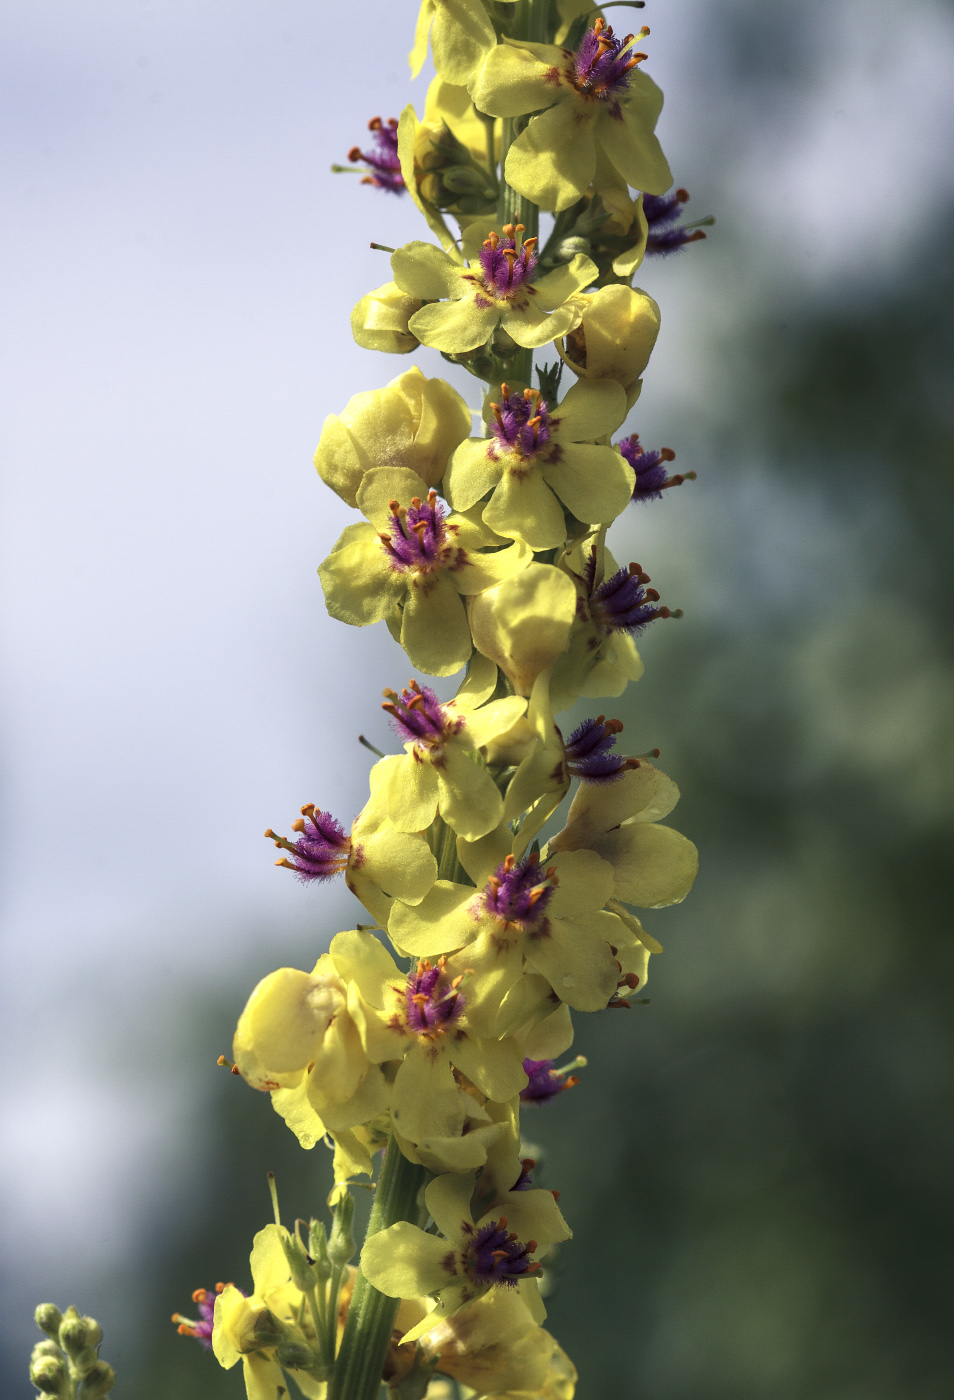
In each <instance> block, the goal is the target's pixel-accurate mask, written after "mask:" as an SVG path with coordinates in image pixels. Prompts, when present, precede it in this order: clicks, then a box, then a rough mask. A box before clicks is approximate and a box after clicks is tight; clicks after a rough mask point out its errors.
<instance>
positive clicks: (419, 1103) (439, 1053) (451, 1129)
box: [391, 1040, 464, 1142]
mask: <svg viewBox="0 0 954 1400" xmlns="http://www.w3.org/2000/svg"><path fill="white" fill-rule="evenodd" d="M460 1100H461V1096H460V1094H459V1092H458V1090H457V1085H456V1083H455V1082H454V1075H453V1073H452V1071H451V1062H450V1060H449V1059H448V1057H447V1053H446V1051H445V1049H444V1048H443V1047H442V1046H441V1045H434V1044H431V1043H430V1042H427V1041H417V1040H415V1041H413V1042H412V1043H411V1045H410V1047H409V1048H408V1051H407V1054H406V1055H405V1057H404V1059H403V1060H402V1061H401V1064H400V1066H399V1068H398V1072H397V1074H396V1076H395V1079H394V1085H393V1088H392V1090H391V1117H392V1119H393V1120H394V1125H395V1127H396V1129H397V1130H398V1132H400V1133H401V1135H402V1136H403V1137H406V1138H409V1139H410V1141H411V1142H419V1141H420V1140H421V1139H423V1138H435V1137H459V1136H460V1132H461V1129H462V1128H463V1126H464V1110H463V1107H462V1105H461V1101H460Z"/></svg>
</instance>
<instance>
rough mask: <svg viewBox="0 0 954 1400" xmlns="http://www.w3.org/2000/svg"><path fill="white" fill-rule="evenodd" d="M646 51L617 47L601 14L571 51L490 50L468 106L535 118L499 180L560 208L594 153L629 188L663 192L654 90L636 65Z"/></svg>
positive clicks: (581, 183)
mask: <svg viewBox="0 0 954 1400" xmlns="http://www.w3.org/2000/svg"><path fill="white" fill-rule="evenodd" d="M648 32H649V31H648V30H641V31H640V35H639V36H638V37H640V38H641V37H642V36H643V34H644V33H648ZM630 38H632V36H630ZM645 56H646V55H645V54H636V53H635V52H634V51H633V49H632V48H631V46H630V45H628V44H624V43H621V41H620V40H619V39H617V38H616V37H615V35H614V34H613V31H612V29H610V28H609V27H608V26H607V25H606V22H605V20H603V19H602V18H599V19H597V20H596V22H595V24H594V26H593V28H592V29H590V30H588V31H587V33H586V34H585V35H584V37H583V39H582V41H581V42H580V45H579V48H578V49H577V51H576V52H575V53H573V52H572V51H571V50H569V49H563V48H558V47H556V46H555V45H553V44H529V43H522V42H519V41H517V40H512V39H505V40H504V41H503V42H502V43H500V44H498V45H497V46H496V47H495V48H494V49H492V50H491V51H490V53H489V54H488V56H487V59H486V61H485V63H484V65H483V67H482V69H481V70H480V73H479V74H478V76H477V79H476V81H475V83H474V85H473V88H472V94H473V99H474V105H475V106H476V107H477V108H478V109H479V110H480V111H481V112H487V113H488V114H489V115H491V116H494V117H518V116H522V115H523V114H524V113H528V112H530V113H533V112H536V113H539V114H540V115H538V116H533V117H531V120H530V123H529V125H528V126H527V127H526V129H525V130H524V131H522V132H521V133H520V135H519V136H518V137H517V139H516V141H515V142H514V143H513V145H512V146H511V147H510V151H509V153H508V155H507V163H506V168H505V169H506V178H507V180H508V182H509V183H510V184H511V185H512V186H513V188H514V189H515V190H517V191H518V193H520V194H522V195H524V196H525V197H526V198H527V199H530V200H532V201H533V202H534V203H535V204H538V205H540V207H541V208H543V209H553V210H561V209H567V208H569V206H570V205H571V204H575V203H576V201H577V200H578V199H581V198H582V196H583V195H584V193H585V192H586V189H587V187H588V186H589V185H590V184H591V183H592V182H593V179H594V176H595V174H596V163H597V155H598V154H601V155H603V156H604V157H605V158H606V160H607V161H608V162H609V163H610V165H612V167H613V168H614V169H615V170H616V171H617V172H618V174H619V177H620V178H621V180H623V181H624V182H625V183H626V184H628V185H632V186H634V187H635V188H636V189H640V190H648V191H649V192H650V193H652V194H662V193H663V192H664V191H665V190H667V189H668V188H669V186H670V185H671V183H672V177H671V175H670V173H669V166H668V164H667V162H666V157H665V156H664V155H663V153H662V148H661V147H660V145H659V142H658V141H657V139H656V137H655V135H654V129H655V126H656V121H657V119H658V117H659V113H660V111H661V109H662V93H661V92H660V90H659V88H658V87H657V86H656V84H655V83H654V82H653V81H652V79H651V78H650V77H649V76H648V75H647V74H646V73H643V72H641V71H639V70H637V69H636V67H635V64H636V62H638V61H639V60H640V59H642V58H645Z"/></svg>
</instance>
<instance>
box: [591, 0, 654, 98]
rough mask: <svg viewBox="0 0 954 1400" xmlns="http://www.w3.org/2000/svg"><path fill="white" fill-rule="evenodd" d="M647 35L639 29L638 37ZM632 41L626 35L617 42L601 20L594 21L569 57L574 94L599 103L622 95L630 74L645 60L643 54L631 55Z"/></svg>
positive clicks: (630, 35)
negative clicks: (571, 64) (571, 66)
mask: <svg viewBox="0 0 954 1400" xmlns="http://www.w3.org/2000/svg"><path fill="white" fill-rule="evenodd" d="M648 33H649V30H648V29H645V28H643V29H641V30H640V32H639V37H640V38H642V37H643V35H644V34H648ZM633 38H634V36H633V35H632V34H627V35H626V38H625V39H617V38H616V35H615V34H614V33H613V31H612V29H611V28H610V26H609V25H608V24H607V23H606V21H605V19H603V18H602V17H601V18H599V19H597V20H596V22H595V24H594V25H593V28H592V29H588V30H587V31H586V33H585V34H584V35H583V38H582V39H581V40H580V46H579V48H578V49H577V51H576V53H575V54H574V56H573V85H574V87H575V88H576V90H577V92H579V93H581V94H582V95H583V96H584V97H597V98H600V99H601V100H602V101H605V100H606V99H607V98H609V97H613V96H616V95H617V94H619V93H621V92H625V91H626V89H627V88H628V87H629V81H630V79H629V75H630V73H631V72H632V70H633V69H634V68H635V67H636V64H637V63H640V62H641V61H642V60H643V59H644V58H645V57H646V55H645V54H644V53H634V52H632V51H631V49H630V45H631V44H632V42H633Z"/></svg>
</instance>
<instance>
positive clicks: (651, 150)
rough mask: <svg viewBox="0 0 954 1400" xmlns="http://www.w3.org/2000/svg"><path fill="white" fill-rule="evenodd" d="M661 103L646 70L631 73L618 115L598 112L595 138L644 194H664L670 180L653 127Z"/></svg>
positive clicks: (616, 165)
mask: <svg viewBox="0 0 954 1400" xmlns="http://www.w3.org/2000/svg"><path fill="white" fill-rule="evenodd" d="M661 107H662V93H661V92H660V90H659V88H658V87H657V86H656V84H655V83H654V82H653V80H652V78H651V77H650V76H649V74H648V73H644V72H643V71H642V70H641V69H637V71H636V72H635V73H633V74H632V75H631V81H630V85H629V91H628V93H627V94H626V99H625V101H624V102H622V103H621V104H620V107H619V109H618V110H619V112H620V115H619V117H615V116H614V115H612V114H611V112H610V111H607V112H605V113H601V119H600V121H599V122H598V124H597V128H596V140H597V141H598V142H599V144H600V145H601V146H602V147H603V150H604V151H605V152H606V154H607V155H608V156H609V158H610V160H611V162H612V163H613V165H614V166H615V167H616V169H617V170H618V171H619V173H620V175H622V177H623V179H624V180H625V181H626V183H627V184H628V185H632V186H633V188H634V189H637V190H643V191H645V193H646V194H665V192H666V190H668V189H669V187H670V185H671V184H672V173H671V171H670V169H669V162H668V161H667V160H666V157H665V156H664V155H663V149H662V147H661V146H660V144H659V141H658V139H657V138H656V136H655V134H654V132H653V128H654V127H655V125H656V118H657V117H658V115H659V111H660V108H661Z"/></svg>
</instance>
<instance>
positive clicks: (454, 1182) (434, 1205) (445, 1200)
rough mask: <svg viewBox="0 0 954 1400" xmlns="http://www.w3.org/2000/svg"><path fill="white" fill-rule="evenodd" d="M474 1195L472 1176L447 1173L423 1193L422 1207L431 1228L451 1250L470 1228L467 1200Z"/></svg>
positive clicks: (469, 1173)
mask: <svg viewBox="0 0 954 1400" xmlns="http://www.w3.org/2000/svg"><path fill="white" fill-rule="evenodd" d="M473 1194H474V1175H473V1173H472V1172H466V1173H464V1174H463V1175H461V1176H457V1175H454V1174H452V1173H450V1172H448V1173H446V1174H444V1175H442V1176H438V1177H435V1178H434V1180H433V1181H432V1182H431V1183H430V1184H429V1185H428V1186H427V1187H426V1188H425V1190H424V1204H425V1205H426V1206H427V1209H428V1210H429V1212H430V1214H431V1218H432V1220H433V1221H434V1224H435V1225H436V1226H437V1228H438V1230H440V1232H441V1234H442V1235H443V1236H444V1238H445V1239H446V1240H448V1241H450V1243H451V1244H452V1245H454V1246H456V1245H457V1244H458V1242H459V1241H460V1240H462V1238H463V1236H464V1235H465V1234H466V1232H467V1227H468V1226H469V1225H473V1216H472V1215H471V1212H470V1198H471V1196H472V1195H473Z"/></svg>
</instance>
